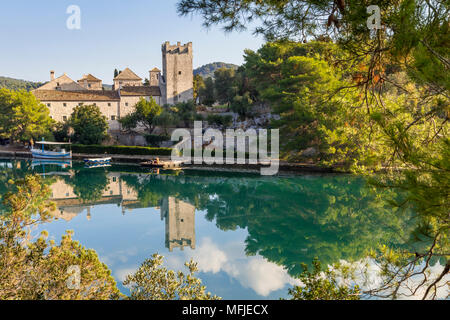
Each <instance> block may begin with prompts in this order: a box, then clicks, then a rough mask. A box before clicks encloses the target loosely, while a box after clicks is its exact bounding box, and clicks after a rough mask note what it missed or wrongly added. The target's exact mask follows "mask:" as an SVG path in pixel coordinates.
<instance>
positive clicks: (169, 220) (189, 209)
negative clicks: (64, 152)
mask: <svg viewBox="0 0 450 320" xmlns="http://www.w3.org/2000/svg"><path fill="white" fill-rule="evenodd" d="M107 178H108V186H107V188H105V190H104V191H103V193H102V196H101V198H100V199H98V200H96V201H94V202H89V201H88V202H86V201H83V200H82V199H80V198H79V197H78V196H77V195H76V194H75V192H74V188H73V187H72V186H71V185H70V184H68V183H67V182H66V181H65V180H64V179H62V178H57V180H56V182H54V183H53V184H52V185H51V186H50V189H51V191H52V193H51V198H50V199H51V201H53V202H55V204H56V206H57V210H56V211H54V212H53V216H54V217H55V218H58V219H63V220H65V221H70V220H72V219H73V218H75V217H76V216H78V215H79V214H80V213H82V212H83V211H84V210H86V212H87V215H86V218H87V219H88V220H91V208H92V207H93V206H95V205H100V204H117V205H120V207H121V208H122V214H124V215H125V213H126V212H127V211H132V210H133V208H140V202H139V199H138V194H137V192H136V191H135V190H134V188H132V187H130V186H128V185H127V183H126V182H124V181H123V180H122V179H120V173H108V174H107ZM160 212H161V220H163V219H165V229H166V232H165V245H166V247H167V248H168V249H169V251H173V249H174V248H180V250H183V249H184V247H190V248H191V249H195V207H194V206H193V205H192V204H190V203H188V202H185V201H182V200H180V199H177V198H175V197H164V198H163V199H162V203H161V207H160Z"/></svg>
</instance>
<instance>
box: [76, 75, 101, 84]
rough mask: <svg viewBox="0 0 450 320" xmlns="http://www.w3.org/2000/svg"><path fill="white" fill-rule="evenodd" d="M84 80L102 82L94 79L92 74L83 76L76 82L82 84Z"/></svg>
mask: <svg viewBox="0 0 450 320" xmlns="http://www.w3.org/2000/svg"><path fill="white" fill-rule="evenodd" d="M84 80H87V81H96V82H97V81H102V80H100V79H99V78H96V77H94V76H93V75H92V74H90V73H89V74H85V75H84V76H83V78H81V79H80V80H78V82H82V81H84Z"/></svg>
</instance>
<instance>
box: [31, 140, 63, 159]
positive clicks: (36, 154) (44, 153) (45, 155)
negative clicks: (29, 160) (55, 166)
mask: <svg viewBox="0 0 450 320" xmlns="http://www.w3.org/2000/svg"><path fill="white" fill-rule="evenodd" d="M36 144H40V145H42V149H34V147H33V148H32V149H31V154H32V156H33V158H36V159H72V151H66V149H64V148H63V149H60V150H58V151H48V150H45V149H44V146H46V145H51V146H60V145H70V144H71V143H68V142H48V141H39V142H36Z"/></svg>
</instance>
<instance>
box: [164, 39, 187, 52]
mask: <svg viewBox="0 0 450 320" xmlns="http://www.w3.org/2000/svg"><path fill="white" fill-rule="evenodd" d="M162 51H163V52H165V53H188V54H192V42H188V43H186V44H183V45H182V44H181V42H177V44H176V45H171V44H170V42H169V41H166V42H164V43H163V45H162Z"/></svg>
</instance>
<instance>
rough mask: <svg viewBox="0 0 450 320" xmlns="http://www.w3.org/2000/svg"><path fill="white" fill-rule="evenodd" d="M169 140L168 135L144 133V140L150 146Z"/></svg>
mask: <svg viewBox="0 0 450 320" xmlns="http://www.w3.org/2000/svg"><path fill="white" fill-rule="evenodd" d="M167 140H170V137H169V136H166V135H158V134H146V135H145V141H147V143H148V144H149V145H151V146H152V147H155V146H158V145H159V144H160V143H161V142H163V141H167Z"/></svg>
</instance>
